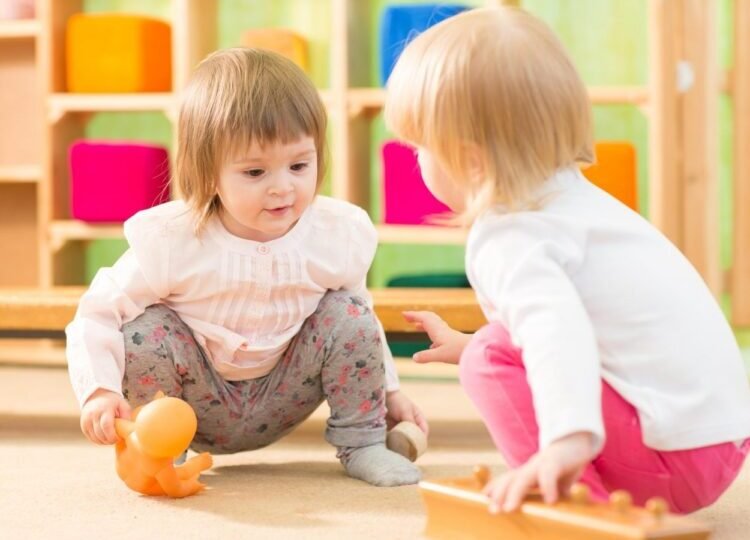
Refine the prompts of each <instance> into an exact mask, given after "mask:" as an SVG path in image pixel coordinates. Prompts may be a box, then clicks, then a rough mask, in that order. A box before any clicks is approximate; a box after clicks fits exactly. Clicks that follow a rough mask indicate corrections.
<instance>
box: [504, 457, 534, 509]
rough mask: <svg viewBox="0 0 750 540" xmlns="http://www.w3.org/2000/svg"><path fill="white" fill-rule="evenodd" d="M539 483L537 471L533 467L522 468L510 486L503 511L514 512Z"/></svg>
mask: <svg viewBox="0 0 750 540" xmlns="http://www.w3.org/2000/svg"><path fill="white" fill-rule="evenodd" d="M536 483H537V479H536V470H535V468H533V467H521V468H520V469H519V470H518V474H516V475H515V476H514V479H513V482H511V484H510V485H509V486H508V494H507V496H506V498H505V503H504V504H503V511H505V512H513V511H514V510H516V509H517V508H518V507H519V506H521V502H522V501H523V498H524V497H525V496H526V494H527V493H528V492H529V491H530V490H531V488H533V487H534V486H535V485H536Z"/></svg>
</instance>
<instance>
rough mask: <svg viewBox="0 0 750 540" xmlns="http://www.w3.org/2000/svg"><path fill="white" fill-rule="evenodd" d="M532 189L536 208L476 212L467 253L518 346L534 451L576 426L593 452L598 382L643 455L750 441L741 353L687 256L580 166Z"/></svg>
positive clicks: (474, 275)
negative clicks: (621, 406) (625, 414)
mask: <svg viewBox="0 0 750 540" xmlns="http://www.w3.org/2000/svg"><path fill="white" fill-rule="evenodd" d="M540 193H541V194H542V195H544V197H543V200H542V203H541V206H540V207H539V208H537V209H535V210H529V211H520V212H503V210H502V209H499V208H498V209H494V210H493V211H491V212H488V213H486V214H484V215H483V216H482V217H481V218H480V219H479V220H477V222H476V223H475V224H474V225H473V227H472V230H471V231H470V234H469V239H468V246H467V253H466V266H467V271H468V275H469V279H470V282H471V284H472V286H473V288H474V290H475V291H476V293H477V297H478V299H479V301H480V303H481V305H482V308H483V310H484V313H485V315H486V316H487V319H488V320H489V321H495V322H499V323H501V324H502V325H503V326H505V327H506V329H507V330H508V332H509V334H510V336H511V339H512V341H513V343H514V344H515V345H516V346H518V347H519V348H521V349H522V351H523V358H524V365H525V367H526V370H527V379H528V382H529V385H530V388H531V392H532V395H533V401H534V407H535V410H536V416H537V421H538V425H539V439H540V440H539V444H540V448H544V447H546V446H547V445H549V444H550V442H552V441H554V440H556V439H558V438H560V437H563V436H565V435H568V434H571V433H574V432H577V431H586V432H591V433H593V434H594V435H595V440H596V441H597V444H596V445H597V447H598V448H600V447H601V445H602V444H603V440H604V436H605V435H604V429H603V421H602V415H601V392H600V384H599V381H600V379H601V378H603V379H604V380H605V381H606V382H607V383H609V384H610V385H611V386H612V387H613V388H614V389H615V390H616V391H617V392H618V393H619V394H620V395H622V396H623V397H624V398H625V400H627V401H628V402H629V403H631V404H632V405H633V406H634V407H635V408H636V409H637V411H638V415H639V418H640V422H641V427H642V430H643V439H644V443H645V444H646V445H647V446H649V447H651V448H654V449H657V450H679V449H688V448H695V447H701V446H706V445H710V444H715V443H720V442H726V441H738V440H742V439H744V438H746V437H748V436H750V390H749V389H748V377H747V374H746V373H745V369H744V366H743V362H742V358H741V354H740V351H739V348H738V346H737V343H736V341H735V338H734V335H733V334H732V331H731V329H730V327H729V324H728V323H727V321H726V319H725V318H724V315H723V314H722V312H721V310H720V309H719V306H718V305H717V302H716V301H715V300H714V298H713V296H712V295H711V292H710V291H709V289H708V288H707V286H706V285H705V283H704V282H703V280H702V279H701V277H700V275H699V274H698V273H697V272H696V270H695V269H694V268H693V267H692V266H691V265H690V263H689V262H688V261H687V259H685V257H684V256H683V255H682V254H681V253H680V252H679V251H678V250H677V249H676V248H675V246H673V245H672V244H671V243H670V242H669V241H668V240H667V239H666V238H665V237H664V236H663V235H662V234H661V233H660V232H659V231H658V230H657V229H655V228H654V227H653V226H652V225H651V224H650V223H648V222H647V221H646V220H645V219H643V218H642V217H641V216H640V215H638V214H637V213H636V212H633V211H632V210H630V209H629V208H628V207H626V206H625V205H623V204H621V203H620V202H619V201H617V200H616V199H615V198H613V197H611V196H610V195H609V194H607V193H605V192H604V191H602V190H601V189H599V188H597V187H596V186H594V185H593V184H591V183H590V182H588V181H587V180H586V178H585V177H583V175H582V174H581V173H580V172H579V171H578V170H574V169H567V170H561V171H559V172H558V173H557V174H556V175H554V176H553V177H552V178H551V179H549V180H548V181H547V182H546V183H545V185H544V186H543V187H542V189H541V190H540Z"/></svg>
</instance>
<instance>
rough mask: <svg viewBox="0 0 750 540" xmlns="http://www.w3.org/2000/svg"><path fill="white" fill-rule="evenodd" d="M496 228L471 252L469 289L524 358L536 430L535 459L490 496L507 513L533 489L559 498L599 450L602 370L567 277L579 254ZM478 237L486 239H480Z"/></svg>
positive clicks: (543, 238) (537, 234) (550, 238)
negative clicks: (487, 307) (473, 289)
mask: <svg viewBox="0 0 750 540" xmlns="http://www.w3.org/2000/svg"><path fill="white" fill-rule="evenodd" d="M506 223H508V224H509V226H508V227H507V228H506V229H503V228H498V229H497V230H492V231H490V233H489V234H486V235H484V236H482V234H481V232H480V234H478V235H476V236H475V237H478V241H477V242H476V244H475V245H474V246H470V249H469V250H468V252H467V253H468V256H467V259H468V261H469V263H470V267H469V268H470V270H472V271H473V276H474V280H473V282H474V284H475V287H476V289H477V291H478V293H480V294H481V296H483V297H484V299H485V300H486V301H487V302H488V304H489V305H491V306H493V309H492V310H491V313H490V314H489V316H488V318H490V319H491V320H494V321H496V322H499V323H501V324H503V325H504V326H505V327H506V328H507V330H508V333H509V334H510V335H511V337H512V339H513V342H514V344H516V345H517V346H518V347H519V348H520V349H521V350H522V351H523V363H524V367H525V369H526V378H527V380H528V383H529V387H530V389H531V394H532V398H533V402H534V409H535V414H536V421H537V424H538V426H539V451H538V452H537V454H535V455H534V456H531V458H530V459H529V460H528V461H527V462H526V464H524V465H523V466H522V467H520V468H519V469H517V470H515V471H513V472H511V473H508V474H506V475H503V476H502V477H500V478H498V479H497V481H496V482H495V483H494V485H493V486H491V487H490V488H489V489H490V491H491V492H492V494H491V498H492V499H493V500H494V501H495V502H496V503H501V504H502V506H503V507H504V508H505V509H512V508H515V507H516V506H517V504H518V503H519V501H520V500H521V499H522V498H523V496H524V495H525V494H526V493H527V492H528V490H529V489H531V488H532V487H534V486H536V485H538V486H539V487H540V489H541V491H542V493H543V495H544V496H545V498H547V499H548V500H553V499H555V498H556V497H557V494H558V492H559V491H560V490H565V489H566V488H567V487H568V484H569V483H570V482H572V480H573V479H575V478H576V477H577V476H578V474H579V473H580V471H581V470H582V469H583V467H584V466H585V464H586V463H588V462H589V461H590V460H591V459H592V458H593V457H594V456H595V455H596V454H597V453H598V452H599V450H600V449H601V447H602V445H603V444H604V425H603V420H602V413H601V369H600V359H599V350H598V345H597V341H596V335H595V333H594V325H593V323H592V321H591V319H590V316H589V313H588V312H587V310H586V307H585V305H584V302H583V300H582V299H581V297H580V295H579V293H578V289H577V287H576V285H575V283H574V281H573V280H572V279H571V277H570V275H575V272H576V269H577V267H578V264H579V262H580V261H582V260H583V257H584V253H583V252H582V250H581V248H579V247H577V245H575V244H573V243H572V242H570V241H568V240H567V239H566V238H564V237H561V236H560V235H556V234H555V233H554V231H548V230H547V229H542V230H534V229H533V228H532V229H531V231H528V230H527V226H528V224H527V225H525V226H524V228H521V227H513V224H514V223H515V221H514V220H508V221H507V222H506ZM482 232H484V231H482Z"/></svg>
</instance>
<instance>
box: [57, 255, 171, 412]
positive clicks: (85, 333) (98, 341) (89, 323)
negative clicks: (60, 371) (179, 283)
mask: <svg viewBox="0 0 750 540" xmlns="http://www.w3.org/2000/svg"><path fill="white" fill-rule="evenodd" d="M159 300H160V295H159V294H158V293H157V292H155V291H154V289H153V287H152V285H151V284H150V283H149V282H148V280H147V279H146V277H145V275H144V272H143V270H142V269H141V265H140V264H139V261H138V260H137V258H136V256H135V254H134V252H133V250H128V251H127V252H126V253H125V254H124V255H123V256H122V257H121V258H120V259H119V260H118V261H117V262H116V263H115V264H114V265H113V266H112V267H111V268H103V269H101V270H99V272H98V273H97V274H96V276H95V277H94V280H93V281H92V283H91V286H90V287H89V289H88V290H87V291H86V293H85V294H84V295H83V297H82V298H81V301H80V304H79V306H78V310H77V312H76V316H75V318H74V319H73V321H72V322H71V323H70V324H69V325H68V327H67V328H66V329H65V332H66V337H67V347H66V356H67V360H68V370H69V374H70V379H71V383H72V385H73V390H74V392H75V394H76V396H77V398H78V400H79V404H80V405H81V406H82V407H83V406H84V404H85V403H86V401H87V400H88V399H89V397H90V396H91V395H92V394H93V393H94V392H95V391H97V390H98V389H104V390H109V391H110V392H113V393H115V394H117V395H119V396H122V377H123V374H124V372H125V346H124V337H123V334H122V332H121V330H120V329H121V328H122V325H123V324H125V323H126V322H129V321H132V320H133V319H135V318H136V317H137V316H138V315H140V314H141V313H143V311H144V310H145V309H146V308H147V307H148V306H149V305H151V304H155V303H157V302H158V301H159Z"/></svg>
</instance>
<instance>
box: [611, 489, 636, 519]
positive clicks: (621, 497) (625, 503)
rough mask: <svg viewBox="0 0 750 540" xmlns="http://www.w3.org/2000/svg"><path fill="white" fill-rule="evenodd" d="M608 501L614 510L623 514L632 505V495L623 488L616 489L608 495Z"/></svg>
mask: <svg viewBox="0 0 750 540" xmlns="http://www.w3.org/2000/svg"><path fill="white" fill-rule="evenodd" d="M609 503H610V504H611V505H612V506H613V507H614V508H615V510H617V511H618V512H621V513H623V514H624V513H625V512H627V511H628V510H630V508H631V507H632V506H633V497H631V496H630V493H628V492H627V491H625V490H624V489H618V490H617V491H613V492H612V494H611V495H610V496H609Z"/></svg>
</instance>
